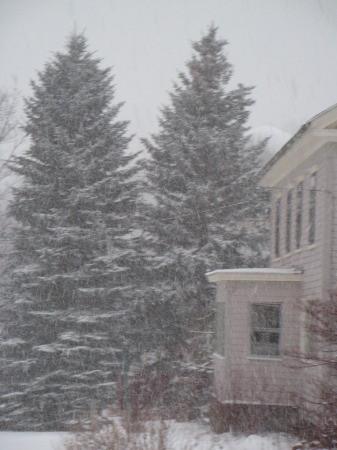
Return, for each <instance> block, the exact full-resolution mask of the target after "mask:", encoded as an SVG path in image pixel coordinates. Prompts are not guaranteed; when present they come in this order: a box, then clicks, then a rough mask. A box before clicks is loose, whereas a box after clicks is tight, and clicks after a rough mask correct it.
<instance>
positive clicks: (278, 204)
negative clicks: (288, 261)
mask: <svg viewBox="0 0 337 450" xmlns="http://www.w3.org/2000/svg"><path fill="white" fill-rule="evenodd" d="M280 240H281V199H280V198H278V199H277V200H276V216H275V256H276V257H278V256H280Z"/></svg>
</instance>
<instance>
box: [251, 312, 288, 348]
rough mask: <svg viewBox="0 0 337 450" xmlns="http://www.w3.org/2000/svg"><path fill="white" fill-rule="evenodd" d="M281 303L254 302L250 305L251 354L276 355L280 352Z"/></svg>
mask: <svg viewBox="0 0 337 450" xmlns="http://www.w3.org/2000/svg"><path fill="white" fill-rule="evenodd" d="M280 333H281V305H280V304H272V305H271V304H254V305H252V306H251V339H250V352H251V355H252V356H278V355H279V354H280Z"/></svg>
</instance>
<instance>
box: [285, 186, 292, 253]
mask: <svg viewBox="0 0 337 450" xmlns="http://www.w3.org/2000/svg"><path fill="white" fill-rule="evenodd" d="M292 209H293V191H292V189H291V190H290V191H289V192H288V195H287V237H286V251H287V253H289V252H290V250H291V225H292Z"/></svg>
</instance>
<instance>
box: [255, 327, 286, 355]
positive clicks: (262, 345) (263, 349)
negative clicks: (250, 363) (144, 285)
mask: <svg viewBox="0 0 337 450" xmlns="http://www.w3.org/2000/svg"><path fill="white" fill-rule="evenodd" d="M279 340H280V335H279V333H268V332H258V331H254V332H253V333H252V340H251V353H252V355H256V356H278V355H279V354H280V351H279V348H280V345H279Z"/></svg>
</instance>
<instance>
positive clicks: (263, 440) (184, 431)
mask: <svg viewBox="0 0 337 450" xmlns="http://www.w3.org/2000/svg"><path fill="white" fill-rule="evenodd" d="M69 436H70V433H35V432H25V433H14V432H2V433H0V450H39V449H41V450H64V446H63V445H62V442H63V440H64V439H65V438H66V437H69ZM295 443H296V439H294V438H292V437H289V436H287V435H285V434H277V433H275V434H268V435H264V436H258V435H251V436H234V435H232V434H231V433H224V434H215V433H213V432H212V431H211V430H210V428H209V427H208V426H207V425H205V424H200V423H196V422H191V423H178V422H171V423H170V424H169V427H168V436H167V444H166V445H167V447H166V448H167V450H289V449H291V447H292V445H294V444H295ZM97 450H99V449H97Z"/></svg>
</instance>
